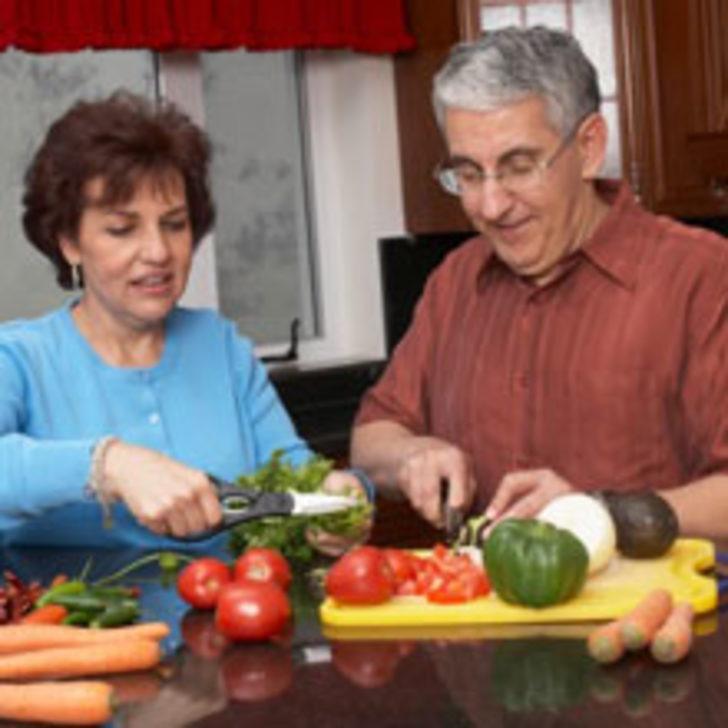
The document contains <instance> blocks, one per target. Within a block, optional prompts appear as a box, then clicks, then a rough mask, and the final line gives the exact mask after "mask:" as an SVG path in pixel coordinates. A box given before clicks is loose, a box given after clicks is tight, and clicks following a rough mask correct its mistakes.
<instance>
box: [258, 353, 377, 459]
mask: <svg viewBox="0 0 728 728" xmlns="http://www.w3.org/2000/svg"><path fill="white" fill-rule="evenodd" d="M385 364H386V362H385V361H384V360H381V359H364V360H344V361H335V362H326V363H320V364H314V365H302V364H286V365H277V366H275V367H272V368H271V370H270V372H269V375H270V378H271V381H272V382H273V384H274V386H275V387H276V389H277V391H278V394H279V395H280V398H281V400H282V401H283V404H284V405H285V407H286V409H287V410H288V413H289V414H290V416H291V419H292V420H293V422H294V424H295V425H296V429H297V430H298V432H299V434H300V435H301V437H303V439H304V440H306V441H307V442H308V443H309V445H310V446H311V448H312V449H313V450H315V451H316V452H318V453H321V454H322V455H325V456H327V457H331V458H334V459H342V458H345V457H346V456H347V454H348V452H349V437H350V434H351V426H352V423H353V421H354V416H355V415H356V411H357V409H358V407H359V401H360V399H361V397H362V395H363V394H364V392H365V391H366V390H367V389H368V388H369V387H370V386H371V385H372V384H374V382H376V380H377V378H378V377H379V375H380V374H381V373H382V371H383V370H384V366H385Z"/></svg>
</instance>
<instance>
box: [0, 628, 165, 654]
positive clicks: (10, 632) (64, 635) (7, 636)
mask: <svg viewBox="0 0 728 728" xmlns="http://www.w3.org/2000/svg"><path fill="white" fill-rule="evenodd" d="M168 634H169V627H168V626H167V624H165V623H164V622H142V623H141V624H132V625H130V626H128V627H114V628H113V629H88V628H87V627H74V626H71V625H67V624H6V625H3V626H0V654H8V653H12V652H26V651H28V650H40V649H46V648H49V647H63V646H71V645H89V644H104V643H109V642H124V641H126V640H133V639H149V640H161V639H164V638H165V637H166V636H167V635H168Z"/></svg>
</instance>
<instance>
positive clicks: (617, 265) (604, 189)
mask: <svg viewBox="0 0 728 728" xmlns="http://www.w3.org/2000/svg"><path fill="white" fill-rule="evenodd" d="M595 184H596V188H597V193H598V194H599V195H600V196H601V197H602V199H604V201H605V202H606V203H607V204H608V205H609V211H608V212H607V214H606V215H605V216H604V218H603V219H602V221H601V222H600V223H599V225H598V226H597V228H596V229H595V230H594V232H593V233H592V235H591V236H590V237H589V239H588V240H586V241H585V243H584V245H583V246H582V247H581V248H580V249H579V250H578V251H577V252H576V253H574V256H575V257H576V256H580V257H586V258H587V259H588V260H590V261H591V262H592V263H593V264H594V265H595V266H596V267H597V268H599V270H601V271H602V272H603V273H605V274H606V275H608V276H609V277H610V278H612V279H613V280H615V281H616V282H617V283H619V284H621V285H623V286H624V287H625V288H628V289H633V288H634V287H635V286H636V284H637V270H638V261H637V260H636V259H635V253H636V251H635V248H634V245H633V244H632V241H633V240H634V237H635V230H636V229H637V228H638V227H639V226H640V224H641V213H642V210H641V208H640V207H639V205H638V204H637V201H636V200H635V199H634V196H633V194H632V191H631V190H630V188H629V185H628V184H627V183H626V182H624V181H620V180H612V179H602V180H597V181H596V183H595ZM481 239H482V240H483V243H484V244H485V256H484V258H483V263H482V265H481V267H480V271H479V273H478V276H477V285H478V289H479V290H482V286H484V285H485V283H486V281H485V279H486V275H487V272H488V271H489V270H490V269H492V268H494V267H499V266H503V264H502V263H501V261H500V259H499V258H498V256H497V255H496V254H495V252H494V251H493V247H492V246H491V244H490V243H489V242H488V240H487V238H485V237H484V236H481Z"/></svg>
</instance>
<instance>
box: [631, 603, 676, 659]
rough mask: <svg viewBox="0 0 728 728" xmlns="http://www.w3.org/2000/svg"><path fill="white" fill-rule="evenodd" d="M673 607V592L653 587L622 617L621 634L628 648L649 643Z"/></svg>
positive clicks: (637, 647) (639, 646)
mask: <svg viewBox="0 0 728 728" xmlns="http://www.w3.org/2000/svg"><path fill="white" fill-rule="evenodd" d="M671 609H672V594H671V593H670V592H669V591H667V589H653V590H652V591H651V592H649V593H648V594H647V596H646V597H645V598H644V599H642V601H641V602H640V603H639V604H638V605H637V606H636V607H635V608H634V609H633V610H632V611H631V612H630V613H629V614H627V615H625V616H624V617H622V619H621V620H620V623H621V634H622V641H623V642H624V646H625V647H626V648H627V649H628V650H639V649H641V648H642V647H644V646H645V645H647V644H649V642H650V641H651V640H652V638H653V637H654V635H655V632H657V630H658V629H659V628H660V627H661V626H662V624H663V622H664V621H665V620H666V619H667V617H668V615H669V614H670V610H671Z"/></svg>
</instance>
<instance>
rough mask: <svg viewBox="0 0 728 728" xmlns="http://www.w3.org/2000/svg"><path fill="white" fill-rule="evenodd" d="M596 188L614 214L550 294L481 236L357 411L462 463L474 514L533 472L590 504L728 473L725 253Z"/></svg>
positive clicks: (706, 238)
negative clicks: (471, 485) (503, 483)
mask: <svg viewBox="0 0 728 728" xmlns="http://www.w3.org/2000/svg"><path fill="white" fill-rule="evenodd" d="M599 189H600V192H601V193H603V195H604V197H605V199H606V200H607V201H608V202H609V203H610V205H611V209H610V211H609V212H608V214H607V215H606V217H605V218H604V219H603V221H602V223H601V224H600V225H599V227H598V228H597V229H596V231H595V232H594V234H593V235H592V237H591V238H590V239H589V240H588V241H587V242H586V243H585V244H584V245H583V246H582V248H581V249H580V250H579V251H577V252H575V253H574V254H573V255H572V256H571V258H570V260H569V261H567V265H565V267H564V270H563V271H562V273H561V275H559V277H558V278H557V279H556V280H554V281H552V282H551V283H549V284H548V285H546V286H544V287H541V288H539V287H536V286H534V285H532V284H530V283H529V282H528V281H527V280H524V279H522V278H520V277H518V276H516V275H515V274H514V273H512V272H511V271H510V270H509V269H508V268H506V267H505V266H504V265H503V264H502V263H501V262H500V261H499V260H498V259H497V257H496V256H495V255H494V254H493V252H492V250H491V248H490V246H489V244H488V242H487V240H485V239H484V238H483V237H478V238H474V239H473V240H471V241H468V242H467V243H465V244H464V245H463V246H461V247H459V248H458V249H457V250H455V251H454V252H453V253H451V254H450V255H449V256H448V257H447V259H446V260H445V261H444V263H443V264H442V265H441V266H440V267H439V268H438V269H437V270H436V271H435V272H434V273H433V274H432V275H431V276H430V279H429V280H428V283H427V286H426V288H425V291H424V293H423V296H422V298H421V299H420V301H419V303H418V306H417V309H416V312H415V317H414V320H413V323H412V326H411V327H410V329H409V331H408V332H407V334H406V336H405V337H404V339H403V340H402V342H401V343H400V344H399V346H398V347H397V349H396V350H395V352H394V354H393V357H392V360H391V362H390V364H389V365H388V367H387V369H386V371H385V373H384V374H383V376H382V378H381V380H380V381H379V382H378V383H377V384H376V385H375V386H374V387H372V389H371V390H370V391H369V392H368V393H367V394H366V395H365V397H364V399H363V401H362V404H361V408H360V411H359V414H358V416H357V422H356V424H357V425H361V424H364V423H367V422H373V421H376V420H390V421H394V422H398V423H400V424H402V425H404V426H405V427H408V428H409V429H410V430H412V431H413V432H414V433H416V434H430V435H434V436H437V437H440V438H443V439H445V440H448V441H450V442H452V443H454V444H456V445H458V446H459V447H460V448H462V449H463V450H465V451H466V452H467V453H469V454H470V455H471V456H472V458H473V462H474V467H475V476H476V480H477V482H478V488H479V492H478V497H477V502H476V504H475V508H476V509H482V508H484V507H485V505H486V504H487V502H488V500H489V499H490V497H491V496H492V494H493V492H494V490H495V488H496V487H497V485H498V483H499V482H500V480H501V478H502V477H503V476H504V475H505V474H506V473H508V472H510V471H513V470H521V469H525V468H537V467H549V468H552V469H553V470H555V471H556V472H557V473H559V474H560V475H562V476H563V477H565V478H566V479H567V480H569V481H570V482H571V483H572V484H574V485H575V486H577V487H580V488H582V489H585V490H590V489H596V488H604V487H609V488H614V489H628V488H629V489H642V488H654V489H664V488H669V487H674V486H677V485H681V484H683V483H685V482H687V481H689V480H692V479H694V478H697V477H700V476H704V475H707V474H710V473H713V472H717V471H725V472H728V359H727V357H726V353H727V352H728V241H726V240H725V239H724V238H722V237H720V236H718V235H715V234H713V233H710V232H707V231H705V230H701V229H698V228H692V227H687V226H685V225H682V224H680V223H678V222H676V221H674V220H670V219H667V218H660V217H656V216H654V215H652V214H650V213H648V212H646V211H645V210H643V209H642V208H640V207H639V206H638V205H637V203H636V202H635V201H634V199H633V197H632V195H631V193H630V191H629V189H628V188H627V187H626V186H624V185H623V186H622V187H619V186H618V185H617V184H616V183H607V182H601V183H599Z"/></svg>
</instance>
